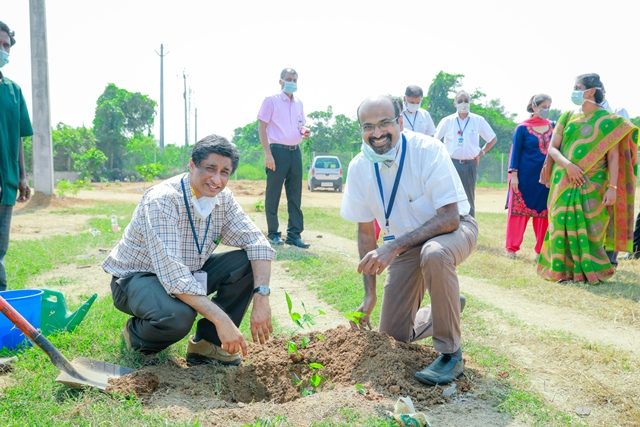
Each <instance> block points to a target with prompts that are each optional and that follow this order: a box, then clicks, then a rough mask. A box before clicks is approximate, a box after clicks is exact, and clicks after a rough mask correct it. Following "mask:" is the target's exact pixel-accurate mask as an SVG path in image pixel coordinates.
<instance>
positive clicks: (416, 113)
mask: <svg viewBox="0 0 640 427" xmlns="http://www.w3.org/2000/svg"><path fill="white" fill-rule="evenodd" d="M402 114H403V115H404V118H405V119H407V121H408V122H409V124H410V125H411V130H416V119H417V118H418V112H417V111H416V112H415V113H413V123H411V120H410V119H409V116H407V113H406V112H404V113H402Z"/></svg>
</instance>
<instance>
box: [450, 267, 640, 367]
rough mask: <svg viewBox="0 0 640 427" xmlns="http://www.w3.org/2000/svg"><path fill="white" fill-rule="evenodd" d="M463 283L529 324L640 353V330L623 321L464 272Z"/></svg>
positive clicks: (476, 293)
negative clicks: (606, 319) (609, 319)
mask: <svg viewBox="0 0 640 427" xmlns="http://www.w3.org/2000/svg"><path fill="white" fill-rule="evenodd" d="M460 287H461V290H462V291H463V292H464V293H467V294H470V295H473V296H474V297H476V298H478V299H480V300H482V301H483V302H484V303H486V304H490V305H492V306H495V307H496V308H498V309H500V310H504V311H505V312H506V313H508V314H510V315H512V316H514V317H516V318H518V319H519V320H521V321H523V322H525V323H526V324H528V325H531V326H535V327H538V328H542V329H546V330H549V331H562V332H565V333H567V334H570V335H575V336H577V337H580V338H584V339H586V340H587V341H590V342H593V343H599V344H605V345H611V346H614V347H617V348H619V349H621V350H624V351H628V352H630V353H633V354H635V355H636V356H638V357H640V331H639V330H637V329H634V328H631V327H625V326H623V325H621V324H615V325H613V324H612V323H611V322H603V321H600V320H599V319H597V318H594V317H592V316H588V315H586V314H584V313H580V312H577V311H575V310H572V309H571V308H569V307H563V308H558V307H554V306H550V305H547V304H538V303H535V302H532V301H530V300H529V299H527V298H526V297H524V296H522V295H520V294H519V293H518V291H515V290H508V289H504V288H501V287H499V286H495V285H492V284H490V283H487V282H485V281H482V280H478V279H474V278H470V277H465V276H461V277H460Z"/></svg>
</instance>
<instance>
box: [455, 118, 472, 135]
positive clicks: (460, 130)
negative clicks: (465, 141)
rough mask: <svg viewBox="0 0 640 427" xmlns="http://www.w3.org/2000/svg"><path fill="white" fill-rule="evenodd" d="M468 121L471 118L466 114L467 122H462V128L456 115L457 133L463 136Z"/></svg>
mask: <svg viewBox="0 0 640 427" xmlns="http://www.w3.org/2000/svg"><path fill="white" fill-rule="evenodd" d="M470 121H471V119H470V118H469V117H468V116H467V123H465V124H464V129H463V128H462V127H460V121H459V120H458V118H457V117H456V122H457V123H458V135H460V136H462V137H463V136H464V131H465V130H466V129H467V126H468V125H469V122H470Z"/></svg>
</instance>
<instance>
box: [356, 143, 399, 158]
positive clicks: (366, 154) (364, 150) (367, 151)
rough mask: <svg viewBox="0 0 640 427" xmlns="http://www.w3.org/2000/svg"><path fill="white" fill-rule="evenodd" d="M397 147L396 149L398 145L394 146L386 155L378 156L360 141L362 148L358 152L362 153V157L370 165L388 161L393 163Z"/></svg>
mask: <svg viewBox="0 0 640 427" xmlns="http://www.w3.org/2000/svg"><path fill="white" fill-rule="evenodd" d="M397 147H398V144H396V146H395V147H394V148H392V149H391V150H389V151H387V152H386V153H384V154H378V153H376V152H375V151H373V148H371V146H370V145H369V144H367V143H366V142H364V141H362V147H361V148H360V151H362V154H363V155H364V157H365V159H367V160H369V161H370V162H371V163H382V162H386V161H390V160H391V161H393V159H395V158H396V155H397V154H398V150H397Z"/></svg>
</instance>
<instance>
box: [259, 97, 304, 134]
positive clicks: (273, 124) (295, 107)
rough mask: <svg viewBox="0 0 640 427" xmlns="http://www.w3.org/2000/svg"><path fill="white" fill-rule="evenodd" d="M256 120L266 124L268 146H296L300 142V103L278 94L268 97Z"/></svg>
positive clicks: (302, 124)
mask: <svg viewBox="0 0 640 427" xmlns="http://www.w3.org/2000/svg"><path fill="white" fill-rule="evenodd" d="M258 120H260V121H263V122H265V123H267V138H269V144H283V145H298V144H300V141H301V140H302V134H301V133H300V130H301V128H302V126H304V123H305V118H304V110H303V108H302V101H300V100H299V99H298V98H296V97H295V96H294V97H293V99H289V97H288V96H287V95H286V94H285V93H284V92H280V93H279V94H277V95H273V96H268V97H267V98H265V99H264V101H263V102H262V106H261V107H260V111H259V112H258Z"/></svg>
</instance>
